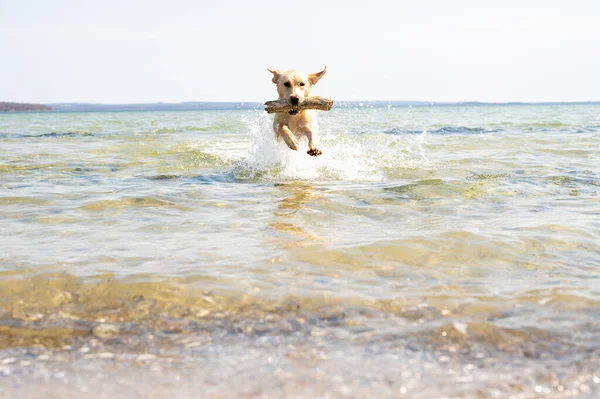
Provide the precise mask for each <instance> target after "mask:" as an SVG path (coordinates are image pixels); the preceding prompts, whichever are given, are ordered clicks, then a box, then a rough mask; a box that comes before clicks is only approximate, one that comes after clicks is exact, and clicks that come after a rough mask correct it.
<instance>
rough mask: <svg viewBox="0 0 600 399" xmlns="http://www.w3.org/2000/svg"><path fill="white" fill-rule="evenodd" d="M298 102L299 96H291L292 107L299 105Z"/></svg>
mask: <svg viewBox="0 0 600 399" xmlns="http://www.w3.org/2000/svg"><path fill="white" fill-rule="evenodd" d="M298 101H300V99H299V98H298V96H290V103H292V105H298Z"/></svg>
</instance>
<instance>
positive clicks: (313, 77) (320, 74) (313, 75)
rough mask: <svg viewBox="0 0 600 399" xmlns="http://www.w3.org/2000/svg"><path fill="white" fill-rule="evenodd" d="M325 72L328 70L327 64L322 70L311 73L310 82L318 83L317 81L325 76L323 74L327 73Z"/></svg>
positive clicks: (312, 83)
mask: <svg viewBox="0 0 600 399" xmlns="http://www.w3.org/2000/svg"><path fill="white" fill-rule="evenodd" d="M325 72H327V66H325V68H323V70H322V71H321V72H316V73H311V74H310V75H308V80H309V81H310V84H311V85H316V84H317V82H318V81H319V80H320V79H321V78H322V77H323V75H325Z"/></svg>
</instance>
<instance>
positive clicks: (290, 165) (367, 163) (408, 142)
mask: <svg viewBox="0 0 600 399" xmlns="http://www.w3.org/2000/svg"><path fill="white" fill-rule="evenodd" d="M328 122H329V121H328ZM244 123H246V125H247V127H248V135H249V136H250V137H251V139H252V145H251V147H250V150H249V151H248V155H247V157H246V158H245V159H242V160H241V161H240V162H239V163H238V164H237V165H236V167H235V168H234V175H235V176H236V178H238V179H242V180H268V181H272V180H277V181H279V180H312V181H314V180H326V181H335V180H343V181H375V182H376V181H385V180H387V179H388V178H389V177H390V176H391V175H392V176H395V175H396V174H397V173H396V172H398V170H402V169H425V168H431V167H432V166H433V162H432V161H430V160H429V158H428V156H427V155H426V153H427V151H426V148H425V144H426V138H427V132H426V131H425V132H423V133H422V134H420V135H418V136H404V137H398V136H390V135H387V134H385V133H384V132H383V131H382V132H372V133H370V134H349V133H348V132H347V131H345V130H343V129H339V128H337V127H336V126H334V125H332V124H331V123H329V124H328V123H324V124H323V123H321V129H320V132H319V134H320V137H321V139H320V141H321V149H322V150H323V155H321V156H319V157H311V156H308V155H307V154H306V151H307V150H308V144H307V142H306V140H301V141H300V149H299V150H298V151H290V150H289V149H288V148H287V147H286V145H285V143H283V142H278V141H277V140H276V138H275V135H274V133H273V129H272V124H273V121H272V117H270V116H268V115H267V114H262V113H259V114H256V115H253V117H249V118H245V119H244Z"/></svg>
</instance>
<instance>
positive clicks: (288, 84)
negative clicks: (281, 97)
mask: <svg viewBox="0 0 600 399" xmlns="http://www.w3.org/2000/svg"><path fill="white" fill-rule="evenodd" d="M283 85H284V86H285V87H292V85H291V84H290V82H285V83H284V84H283Z"/></svg>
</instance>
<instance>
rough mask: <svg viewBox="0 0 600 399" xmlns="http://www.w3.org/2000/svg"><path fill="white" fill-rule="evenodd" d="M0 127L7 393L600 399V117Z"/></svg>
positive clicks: (410, 115) (590, 108) (3, 380)
mask: <svg viewBox="0 0 600 399" xmlns="http://www.w3.org/2000/svg"><path fill="white" fill-rule="evenodd" d="M271 118H272V117H271V116H268V115H267V114H266V113H265V112H264V111H262V110H260V109H258V110H232V111H160V112H80V113H67V112H64V113H21V114H0V398H4V397H6V398H14V397H28V398H35V397H40V398H79V397H81V398H90V397H103V398H135V397H140V398H163V397H164V398H167V397H169V398H172V397H178V398H197V397H247V398H262V397H269V398H271V397H272V398H276V397H277V398H278V397H302V398H315V397H322V398H338V397H340V398H341V397H357V398H359V397H360V398H367V397H369V398H373V397H378V398H386V397H407V398H490V397H496V398H538V397H543V398H562V397H585V398H596V397H599V396H600V105H591V104H589V105H569V104H565V105H481V106H456V107H453V106H446V107H437V106H431V107H414V108H411V107H389V108H387V107H383V108H371V107H365V106H363V107H356V108H334V109H333V110H332V111H330V112H322V113H320V116H319V118H320V119H319V120H320V135H321V141H322V150H323V155H322V156H320V157H318V158H314V157H310V156H308V155H307V154H306V144H304V147H303V149H301V151H299V152H293V151H291V150H289V149H287V147H285V145H284V144H282V143H277V142H276V141H275V140H274V136H273V133H272V131H271Z"/></svg>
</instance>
